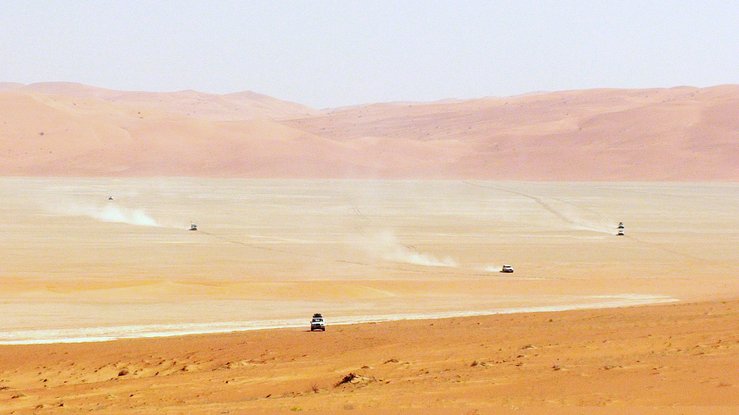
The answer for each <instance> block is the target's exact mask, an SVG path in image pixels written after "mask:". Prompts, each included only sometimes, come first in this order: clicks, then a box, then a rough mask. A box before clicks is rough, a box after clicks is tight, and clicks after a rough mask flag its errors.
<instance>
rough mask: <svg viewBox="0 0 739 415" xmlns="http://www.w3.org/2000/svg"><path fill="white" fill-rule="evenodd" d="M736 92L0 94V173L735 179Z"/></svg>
mask: <svg viewBox="0 0 739 415" xmlns="http://www.w3.org/2000/svg"><path fill="white" fill-rule="evenodd" d="M737 108H739V86H737V85H724V86H717V87H711V88H691V87H680V88H671V89H644V90H617V89H601V90H585V91H565V92H553V93H540V94H531V95H523V96H516V97H509V98H484V99H475V100H453V101H440V102H435V103H427V104H421V103H402V104H401V103H391V104H373V105H363V106H358V107H350V108H341V109H335V110H323V111H317V110H313V109H310V108H307V107H305V106H302V105H299V104H295V103H290V102H285V101H280V100H277V99H274V98H270V97H267V96H264V95H259V94H255V93H252V92H243V93H235V94H226V95H215V94H205V93H200V92H196V91H180V92H172V93H153V92H123V91H112V90H107V89H102V88H96V87H90V86H85V85H79V84H70V83H42V84H32V85H26V86H23V85H19V84H0V126H1V128H0V174H4V175H65V176H75V175H76V176H96V175H104V176H147V175H165V176H177V175H186V176H228V177H280V178H325V177H331V178H345V177H355V178H367V177H380V178H480V179H519V180H679V181H684V180H723V181H736V180H739V169H737V168H736V166H737V165H739V146H737V145H736V143H737V142H739V118H737V117H736V112H737Z"/></svg>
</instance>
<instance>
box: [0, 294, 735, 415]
mask: <svg viewBox="0 0 739 415" xmlns="http://www.w3.org/2000/svg"><path fill="white" fill-rule="evenodd" d="M737 307H739V301H737V300H730V301H715V302H703V303H693V304H690V303H688V304H686V303H681V304H677V305H662V306H649V307H636V308H624V309H617V310H585V311H571V312H562V313H550V314H547V313H543V314H515V315H507V316H489V317H477V318H464V319H448V320H426V321H413V322H393V323H381V324H364V325H355V326H333V327H331V326H330V327H329V330H328V331H327V332H326V333H310V332H307V331H305V330H304V329H283V330H267V331H258V332H248V333H239V334H230V335H210V336H186V337H178V338H166V339H141V340H121V341H115V342H106V343H82V344H58V345H35V346H0V413H3V414H6V413H7V414H11V413H15V414H30V413H38V414H45V413H59V414H67V413H87V412H90V411H91V412H93V413H101V414H128V413H131V414H160V413H171V414H184V413H187V414H213V413H215V414H246V413H295V412H302V413H329V414H332V413H341V414H344V413H347V414H353V413H367V414H375V413H393V414H405V413H418V414H427V413H431V414H440V413H444V414H488V413H496V414H497V413H533V414H591V413H592V414H626V413H628V414H734V413H736V410H737V407H738V406H739V393H737V388H738V387H739V360H737V352H738V351H739V308H737ZM349 374H355V375H357V376H356V377H354V378H353V380H351V381H349V382H347V383H345V384H340V382H341V381H342V380H343V379H344V378H345V376H347V375H349Z"/></svg>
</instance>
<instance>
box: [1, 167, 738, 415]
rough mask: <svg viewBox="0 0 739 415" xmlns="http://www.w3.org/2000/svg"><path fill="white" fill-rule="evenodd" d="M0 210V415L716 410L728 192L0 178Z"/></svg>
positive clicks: (725, 309)
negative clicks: (311, 324) (310, 327)
mask: <svg viewBox="0 0 739 415" xmlns="http://www.w3.org/2000/svg"><path fill="white" fill-rule="evenodd" d="M109 197H112V200H108V199H109ZM0 200H2V201H3V203H2V205H1V206H0V214H2V217H3V230H2V232H1V233H0V252H2V261H1V262H0V278H1V279H2V288H3V289H2V291H1V292H0V344H1V345H0V412H7V413H13V412H14V413H31V412H39V413H44V412H57V411H58V412H66V413H78V412H87V411H97V412H101V413H127V412H130V413H162V412H164V413H254V412H259V411H262V412H266V413H271V412H278V411H285V412H290V411H306V412H310V411H313V412H316V413H333V412H338V413H344V412H346V411H349V412H348V413H351V411H355V412H363V411H365V412H368V413H377V412H388V413H393V412H395V413H407V412H409V411H418V412H419V413H429V411H428V409H429V408H434V410H438V411H441V412H454V413H491V412H496V413H497V412H499V410H511V411H513V410H516V409H520V408H524V409H526V410H529V411H534V412H537V413H582V411H585V410H590V408H591V407H597V408H598V409H592V410H594V411H598V413H624V411H628V410H630V409H631V410H634V412H639V413H687V412H695V413H722V411H723V412H725V413H731V412H732V411H733V410H735V409H736V406H737V405H739V400H737V398H736V396H739V394H737V385H738V384H739V383H738V382H739V379H738V377H737V373H739V371H737V369H738V368H739V363H738V361H737V347H738V346H739V337H738V336H737V333H739V331H737V328H739V327H738V326H739V324H738V322H739V318H738V317H739V313H737V298H738V297H739V278H737V276H738V274H739V273H738V271H739V253H738V251H737V249H736V247H737V246H738V242H739V215H737V214H736V213H737V212H738V211H739V186H737V185H736V184H735V183H679V184H678V183H628V182H613V183H611V182H591V183H583V182H579V183H574V182H573V183H569V182H504V181H482V180H451V181H432V180H426V181H413V180H406V181H400V180H396V181H368V180H247V179H194V178H162V179H133V178H128V179H99V178H3V179H1V180H0ZM619 222H624V224H625V227H626V235H625V236H623V237H618V236H616V235H615V233H616V226H617V225H618V223H619ZM191 223H196V224H197V225H198V230H197V231H189V230H188V228H189V226H190V224H191ZM503 264H510V265H512V266H513V267H514V268H515V273H513V274H501V273H500V272H498V271H499V270H500V267H501V266H502V265H503ZM637 305H641V306H642V307H629V306H637ZM614 307H621V308H614ZM567 310H569V311H567ZM314 312H322V313H323V314H324V316H325V317H326V318H327V322H328V331H327V332H326V333H310V332H308V331H307V330H306V329H307V322H308V320H309V318H310V316H311V314H312V313H314ZM351 323H362V324H351ZM267 328H270V330H260V331H253V330H254V329H267ZM233 331H237V332H236V333H230V332H233ZM173 335H184V336H179V337H171V338H168V337H162V336H173ZM142 337H152V338H142ZM113 339H118V340H115V341H103V340H113ZM65 342H68V343H65ZM80 342H87V343H80ZM345 377H346V379H345ZM343 380H346V381H345V382H343V383H342V381H343ZM609 408H610V409H609ZM629 408H630V409H629ZM455 411H456V412H455ZM608 411H611V412H608Z"/></svg>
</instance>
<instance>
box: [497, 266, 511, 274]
mask: <svg viewBox="0 0 739 415" xmlns="http://www.w3.org/2000/svg"><path fill="white" fill-rule="evenodd" d="M500 272H502V273H505V274H511V273H513V267H512V266H510V265H503V268H501V269H500Z"/></svg>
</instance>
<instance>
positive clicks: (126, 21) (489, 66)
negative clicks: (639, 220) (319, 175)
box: [0, 0, 739, 108]
mask: <svg viewBox="0 0 739 415" xmlns="http://www.w3.org/2000/svg"><path fill="white" fill-rule="evenodd" d="M43 81H70V82H80V83H84V84H90V85H95V86H100V87H106V88H112V89H124V90H147V91H175V90H183V89H195V90H198V91H204V92H214V93H226V92H236V91H243V90H252V91H256V92H260V93H264V94H267V95H271V96H274V97H277V98H281V99H287V100H291V101H296V102H300V103H303V104H307V105H311V106H314V107H318V108H323V107H335V106H343V105H352V104H360V103H368V102H384V101H432V100H439V99H445V98H474V97H482V96H508V95H516V94H521V93H526V92H532V91H553V90H565V89H584V88H596V87H615V88H644V87H670V86H679V85H693V86H711V85H717V84H727V83H739V0H724V1H698V0H695V1H649V0H644V1H626V0H621V1H528V0H527V1H522V0H517V1H473V0H470V1H462V0H457V1H432V0H427V1H410V0H397V1H352V0H343V1H317V0H316V1H285V0H272V1H217V0H212V1H183V0H179V1H164V0H159V1H135V0H127V1H82V0H78V1H71V0H70V1H64V0H48V1H34V0H0V82H22V83H33V82H43Z"/></svg>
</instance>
